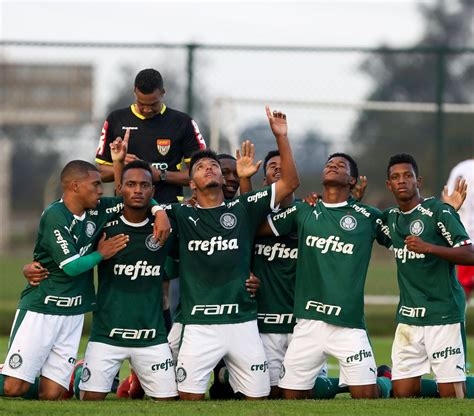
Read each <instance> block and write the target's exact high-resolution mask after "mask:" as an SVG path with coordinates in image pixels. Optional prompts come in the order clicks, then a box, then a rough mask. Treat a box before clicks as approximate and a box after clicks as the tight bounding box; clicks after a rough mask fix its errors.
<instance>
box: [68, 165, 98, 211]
mask: <svg viewBox="0 0 474 416" xmlns="http://www.w3.org/2000/svg"><path fill="white" fill-rule="evenodd" d="M88 173H89V174H88V176H86V177H84V178H82V179H78V180H77V181H76V183H75V187H74V190H75V192H76V194H77V196H78V198H79V199H80V201H81V202H82V205H83V208H84V209H91V208H95V207H96V206H97V204H98V203H99V200H100V197H101V196H102V194H103V193H104V189H103V187H102V181H101V180H100V174H99V172H96V171H94V170H90V171H89V172H88Z"/></svg>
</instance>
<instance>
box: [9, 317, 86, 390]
mask: <svg viewBox="0 0 474 416" xmlns="http://www.w3.org/2000/svg"><path fill="white" fill-rule="evenodd" d="M83 323H84V315H46V314H43V313H38V312H32V311H26V310H23V309H18V310H17V311H16V314H15V320H14V321H13V326H12V331H11V333H10V341H9V348H8V354H7V358H6V359H5V365H4V366H3V370H2V374H3V375H5V376H11V377H15V378H19V379H20V380H24V381H27V382H28V383H34V381H35V378H36V377H37V376H38V375H40V374H41V375H42V376H43V377H46V378H48V379H50V380H52V381H54V382H55V383H58V384H59V385H61V386H63V387H64V388H66V389H67V388H69V380H70V378H71V374H72V371H73V370H74V365H75V363H76V356H77V350H78V348H79V342H80V340H81V333H82V325H83Z"/></svg>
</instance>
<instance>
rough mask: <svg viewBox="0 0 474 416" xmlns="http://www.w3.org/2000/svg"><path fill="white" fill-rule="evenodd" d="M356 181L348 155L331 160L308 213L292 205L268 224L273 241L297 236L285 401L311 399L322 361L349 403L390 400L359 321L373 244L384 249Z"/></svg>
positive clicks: (284, 372)
mask: <svg viewBox="0 0 474 416" xmlns="http://www.w3.org/2000/svg"><path fill="white" fill-rule="evenodd" d="M357 177H358V169H357V164H356V163H355V161H354V160H353V159H352V158H351V157H350V156H348V155H346V154H343V153H336V154H333V155H331V156H330V157H329V159H328V161H327V163H326V165H325V167H324V170H323V180H322V183H323V187H324V189H323V194H322V200H319V201H318V202H317V204H316V205H315V206H310V205H307V204H303V203H297V204H295V205H294V206H292V207H290V208H287V209H286V210H285V211H283V212H282V213H279V214H276V215H273V216H272V217H271V218H269V225H270V226H271V228H272V230H273V232H274V234H275V235H285V234H290V233H291V232H297V233H298V260H297V271H296V287H295V301H294V314H295V316H296V318H298V323H297V324H296V326H295V329H294V333H293V338H292V341H291V343H290V345H289V347H288V350H287V353H286V356H285V359H284V362H283V365H282V369H281V374H280V382H279V387H280V388H282V389H283V397H284V398H286V399H300V398H310V397H311V396H312V388H313V386H314V384H315V380H316V376H317V374H318V373H319V371H320V370H321V368H322V366H323V365H324V363H325V361H326V359H327V356H328V355H332V356H334V357H336V358H337V359H338V361H339V365H340V378H339V380H340V385H341V386H349V390H350V392H351V395H352V397H354V398H377V397H379V396H380V395H382V396H383V397H387V396H388V394H389V389H390V386H389V381H388V379H385V378H382V377H380V378H379V379H378V380H377V377H376V373H377V368H376V364H375V360H374V354H373V351H372V348H371V346H370V343H369V340H368V336H367V332H366V330H365V322H364V284H365V279H366V274H367V268H368V265H369V260H370V256H371V251H372V244H373V241H374V240H375V239H377V241H378V242H380V243H384V244H388V242H387V241H386V240H387V238H386V236H385V234H384V232H383V229H382V222H381V220H380V216H381V213H380V212H379V211H378V210H377V209H375V208H373V207H369V206H367V205H362V204H360V203H358V202H357V201H355V200H353V199H351V198H350V193H351V188H353V187H354V186H355V185H356V182H357ZM315 340H316V341H315ZM377 384H378V385H377ZM378 387H379V388H378ZM316 388H317V386H316ZM379 389H380V390H379Z"/></svg>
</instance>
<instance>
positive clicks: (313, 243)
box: [306, 235, 354, 254]
mask: <svg viewBox="0 0 474 416" xmlns="http://www.w3.org/2000/svg"><path fill="white" fill-rule="evenodd" d="M306 245H307V246H308V247H316V248H319V249H320V250H321V254H326V253H327V252H328V251H332V252H334V253H342V254H354V244H351V243H344V242H343V241H340V240H339V236H334V235H330V236H329V237H328V238H323V237H317V236H314V235H308V236H307V237H306Z"/></svg>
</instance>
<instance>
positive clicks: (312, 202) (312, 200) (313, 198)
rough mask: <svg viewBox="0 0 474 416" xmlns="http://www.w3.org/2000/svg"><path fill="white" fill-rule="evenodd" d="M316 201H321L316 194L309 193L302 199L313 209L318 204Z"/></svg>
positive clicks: (319, 196)
mask: <svg viewBox="0 0 474 416" xmlns="http://www.w3.org/2000/svg"><path fill="white" fill-rule="evenodd" d="M318 199H321V195H320V194H318V193H317V192H311V193H310V194H309V195H306V196H305V197H304V198H303V201H304V202H306V203H307V204H309V205H311V206H312V207H314V206H315V205H316V204H317V203H318Z"/></svg>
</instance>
